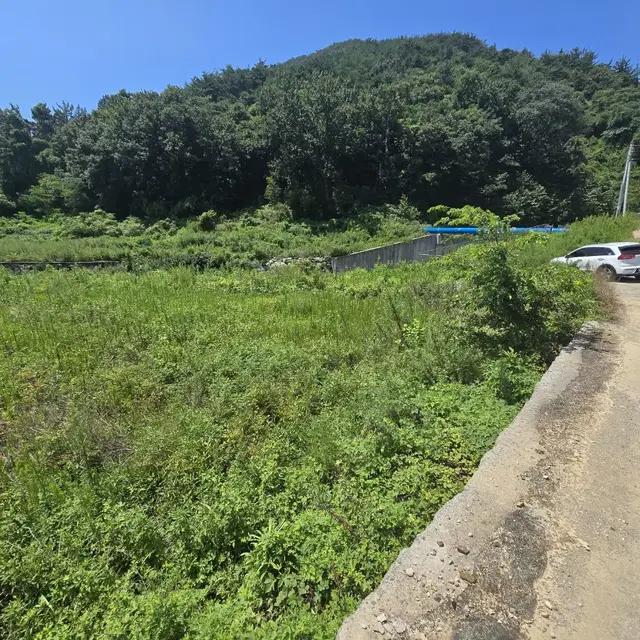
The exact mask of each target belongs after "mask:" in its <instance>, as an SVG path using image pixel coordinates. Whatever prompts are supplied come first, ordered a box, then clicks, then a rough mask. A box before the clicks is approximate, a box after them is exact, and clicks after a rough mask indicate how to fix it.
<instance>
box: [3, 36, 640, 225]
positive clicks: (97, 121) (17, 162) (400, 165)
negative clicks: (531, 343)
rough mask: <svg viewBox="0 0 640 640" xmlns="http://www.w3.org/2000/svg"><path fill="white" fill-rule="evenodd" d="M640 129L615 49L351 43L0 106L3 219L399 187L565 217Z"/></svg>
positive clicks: (336, 212)
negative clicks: (100, 92) (601, 56)
mask: <svg viewBox="0 0 640 640" xmlns="http://www.w3.org/2000/svg"><path fill="white" fill-rule="evenodd" d="M22 106H24V105H22ZM639 130H640V86H639V70H638V67H637V66H634V65H633V64H632V63H630V62H629V61H628V60H626V59H623V60H620V61H617V62H615V63H613V62H612V63H601V62H598V60H597V57H596V54H594V53H592V52H590V51H583V50H577V49H574V50H571V51H566V52H560V53H555V54H552V53H546V54H544V55H542V56H540V57H535V56H534V55H532V54H531V53H529V52H527V51H513V50H508V49H507V50H498V49H496V48H495V47H492V46H487V45H486V44H485V43H483V42H482V41H481V40H479V39H478V38H476V37H474V36H471V35H465V34H439V35H430V36H426V37H416V38H398V39H393V40H385V41H374V40H368V41H360V40H351V41H347V42H343V43H339V44H335V45H332V46H330V47H328V48H326V49H324V50H322V51H319V52H317V53H315V54H312V55H309V56H304V57H301V58H296V59H293V60H290V61H288V62H286V63H284V64H280V65H273V66H268V65H266V64H264V63H258V64H256V65H255V66H254V67H252V68H250V69H235V68H232V67H227V68H226V69H224V70H222V71H219V72H214V73H205V74H203V75H202V76H201V77H198V78H194V79H192V80H191V81H189V82H187V83H186V84H185V86H184V87H182V88H179V87H169V88H167V89H166V90H165V91H163V92H161V93H155V92H146V91H145V92H138V93H128V92H126V91H121V92H120V93H117V94H114V95H109V96H105V97H104V98H103V99H102V100H101V101H100V103H99V105H98V107H97V108H96V109H95V110H94V111H91V112H87V111H86V110H84V109H82V108H76V107H71V106H70V105H68V104H63V105H60V106H57V107H55V108H51V107H48V106H46V105H44V104H39V105H36V106H35V107H33V109H32V112H31V118H30V119H28V118H24V117H23V116H22V115H21V112H20V110H19V109H18V108H17V107H14V106H11V107H9V108H7V109H4V110H0V187H1V192H0V215H12V214H13V213H14V212H16V211H26V212H27V213H29V214H32V215H40V216H42V215H47V214H50V213H52V212H53V211H56V210H59V211H61V212H63V213H68V214H73V213H75V212H80V211H87V210H91V209H93V208H94V207H96V206H98V207H100V208H101V209H103V210H106V211H110V212H113V213H115V214H116V215H117V216H118V217H121V218H124V217H126V216H129V215H136V216H141V217H144V218H147V219H159V218H165V217H175V218H181V217H189V216H193V215H197V214H199V213H201V212H202V211H205V210H208V209H216V210H218V211H223V212H232V211H235V210H239V209H241V208H244V207H251V206H254V205H257V204H260V203H261V202H264V201H265V200H268V201H271V202H285V203H287V204H289V205H290V206H291V207H292V209H293V211H294V214H295V215H296V216H298V217H304V218H325V219H326V218H332V217H345V216H352V215H355V214H357V213H358V212H359V211H362V210H363V209H364V208H366V207H367V206H370V205H377V204H382V203H385V202H397V201H399V200H400V198H401V197H402V196H403V195H404V196H406V197H407V198H408V199H409V201H411V203H412V204H414V205H416V206H418V207H419V208H420V209H421V210H426V209H427V208H428V207H430V206H433V205H437V204H445V205H450V206H459V205H463V204H473V205H477V206H482V207H485V208H488V209H491V210H493V211H496V212H498V213H517V214H519V215H521V216H522V218H523V220H524V221H525V222H527V223H539V222H560V221H566V220H569V219H574V218H576V217H582V216H585V215H588V214H592V213H608V212H611V211H612V210H613V209H614V208H615V203H616V199H617V194H618V187H619V182H620V178H621V173H622V168H623V163H624V154H625V153H626V148H627V146H628V144H629V142H630V141H631V140H632V138H633V137H634V136H635V135H636V134H637V132H638V131H639ZM639 146H640V145H639ZM639 182H640V180H635V181H632V193H631V206H632V208H636V209H640V185H638V183H639ZM634 185H635V186H634Z"/></svg>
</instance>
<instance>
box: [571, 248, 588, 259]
mask: <svg viewBox="0 0 640 640" xmlns="http://www.w3.org/2000/svg"><path fill="white" fill-rule="evenodd" d="M584 251H585V250H584V249H576V250H575V251H572V252H571V253H570V254H568V255H567V258H583V257H584V256H586V255H587V254H586V253H585V252H584Z"/></svg>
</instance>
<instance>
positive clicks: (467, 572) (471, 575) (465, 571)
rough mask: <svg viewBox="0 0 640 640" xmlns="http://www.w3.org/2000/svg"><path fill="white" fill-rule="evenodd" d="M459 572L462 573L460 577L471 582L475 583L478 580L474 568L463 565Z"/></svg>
mask: <svg viewBox="0 0 640 640" xmlns="http://www.w3.org/2000/svg"><path fill="white" fill-rule="evenodd" d="M458 573H460V577H461V578H462V579H463V580H464V581H465V582H468V583H469V584H475V583H476V582H477V581H478V579H477V578H476V574H475V572H474V570H473V569H471V568H467V567H462V568H460V569H458Z"/></svg>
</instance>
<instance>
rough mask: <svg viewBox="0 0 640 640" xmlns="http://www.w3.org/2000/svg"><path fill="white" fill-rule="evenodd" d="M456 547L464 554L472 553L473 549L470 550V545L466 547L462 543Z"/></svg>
mask: <svg viewBox="0 0 640 640" xmlns="http://www.w3.org/2000/svg"><path fill="white" fill-rule="evenodd" d="M456 549H457V550H458V552H459V553H461V554H462V555H464V556H468V555H469V553H471V551H470V550H469V547H465V546H464V545H462V544H459V545H458V546H457V547H456Z"/></svg>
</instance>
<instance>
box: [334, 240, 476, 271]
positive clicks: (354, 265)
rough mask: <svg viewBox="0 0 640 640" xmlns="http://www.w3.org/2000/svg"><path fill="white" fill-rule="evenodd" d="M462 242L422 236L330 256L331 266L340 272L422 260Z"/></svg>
mask: <svg viewBox="0 0 640 640" xmlns="http://www.w3.org/2000/svg"><path fill="white" fill-rule="evenodd" d="M463 244H466V242H457V243H454V244H446V245H445V244H439V243H438V236H436V235H431V236H422V237H421V238H416V239H415V240H410V241H409V242H396V243H395V244H389V245H386V246H384V247H376V248H375V249H367V250H366V251H358V252H357V253H350V254H348V255H346V256H338V257H336V258H332V259H331V267H332V269H333V272H334V273H342V272H343V271H350V270H352V269H373V267H375V266H376V265H377V264H399V263H400V262H423V261H425V260H429V259H430V258H433V257H434V256H443V255H445V254H446V253H449V251H452V250H453V249H455V248H457V247H459V246H461V245H463Z"/></svg>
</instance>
